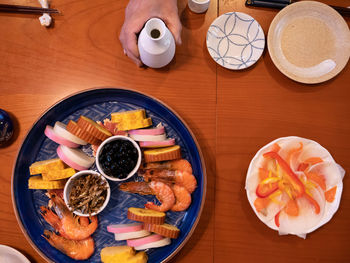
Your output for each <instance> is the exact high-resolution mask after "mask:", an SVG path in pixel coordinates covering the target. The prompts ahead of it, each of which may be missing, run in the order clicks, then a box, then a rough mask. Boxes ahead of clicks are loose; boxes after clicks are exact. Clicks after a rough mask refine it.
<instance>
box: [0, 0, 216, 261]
mask: <svg viewBox="0 0 350 263" xmlns="http://www.w3.org/2000/svg"><path fill="white" fill-rule="evenodd" d="M8 2H9V3H13V4H28V5H38V3H37V2H36V1H34V0H30V1H25V2H23V1H8ZM52 2H53V3H52V7H53V8H57V9H59V10H60V11H61V12H62V13H63V15H62V16H55V23H54V27H53V28H44V27H41V26H40V24H39V21H38V20H37V17H36V16H32V15H13V14H0V32H1V33H0V35H1V43H0V90H1V94H0V107H1V108H3V109H5V110H7V111H9V112H10V113H11V114H12V116H13V117H14V119H15V121H16V135H15V138H14V142H13V143H12V144H11V145H10V146H8V147H6V148H1V149H0V155H1V158H0V166H1V172H0V177H1V180H2V182H3V184H1V187H0V195H1V197H2V198H1V201H0V205H1V212H0V243H1V244H5V245H9V246H13V247H14V248H16V249H19V250H20V251H22V252H23V253H24V254H25V255H26V256H28V258H29V259H30V260H32V262H42V261H43V259H42V258H41V257H40V256H39V255H38V254H37V253H36V252H35V251H34V250H33V249H32V248H31V246H30V245H29V243H28V242H27V241H26V240H25V239H24V236H23V234H22V232H21V231H20V229H19V227H18V225H17V223H16V219H15V216H14V212H13V209H12V203H11V173H12V167H13V165H14V162H15V157H16V154H17V151H18V149H19V147H20V144H21V142H22V140H23V139H24V137H25V135H26V133H27V132H28V130H29V129H30V127H31V126H32V124H33V123H34V121H35V120H36V119H38V117H39V116H40V115H41V114H42V113H43V112H44V111H45V110H46V109H47V108H48V107H50V106H51V105H52V104H54V103H55V102H57V101H59V100H61V99H62V98H64V97H66V96H68V95H70V94H72V93H75V92H79V91H82V90H85V89H90V88H93V87H102V86H112V87H124V88H130V89H135V90H137V91H141V92H145V93H147V94H149V95H151V96H154V97H156V98H158V99H160V100H162V101H163V102H164V103H166V104H167V105H169V106H170V107H171V108H172V109H174V110H175V111H176V112H177V113H178V114H179V115H180V116H181V117H182V118H183V119H184V120H185V121H186V122H187V124H188V125H189V127H190V128H191V129H192V131H193V132H194V134H195V135H196V137H197V139H198V142H199V144H200V146H201V148H202V151H203V154H204V157H205V160H206V164H207V174H208V191H207V199H206V203H205V208H204V212H203V215H202V220H201V221H200V223H199V225H198V227H197V229H196V231H195V232H194V234H193V236H192V238H191V239H190V240H189V241H188V243H187V244H186V246H185V247H184V248H183V249H182V250H181V252H180V253H179V255H178V256H177V257H176V258H175V259H174V262H191V261H193V260H197V259H198V260H201V261H202V262H212V259H213V237H214V228H213V213H214V186H215V113H216V112H215V110H216V65H214V64H211V63H208V62H209V61H210V58H209V57H208V53H207V52H206V49H205V34H206V30H207V28H208V27H209V24H210V23H211V21H212V20H213V19H214V18H215V17H216V13H217V6H216V1H213V2H212V3H211V6H210V9H209V11H208V12H207V13H206V14H205V15H196V14H194V13H191V12H190V11H189V10H188V8H187V1H185V0H182V1H179V13H180V16H181V20H182V23H183V33H182V39H183V44H182V46H180V47H177V50H176V57H175V60H174V61H173V62H172V63H171V64H170V65H169V66H167V67H165V68H163V69H160V70H154V69H145V68H137V67H136V66H135V65H134V64H133V63H132V62H131V61H130V60H129V59H128V58H127V57H125V56H124V54H123V51H122V48H121V44H120V42H119V39H118V36H119V31H120V28H121V26H122V24H123V20H124V9H125V7H126V5H127V3H128V1H127V0H122V1H121V0H118V1H111V0H100V1H92V0H91V1H90V0H78V1H67V0H55V1H52Z"/></svg>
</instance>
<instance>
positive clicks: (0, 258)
mask: <svg viewBox="0 0 350 263" xmlns="http://www.w3.org/2000/svg"><path fill="white" fill-rule="evenodd" d="M0 262H6V263H30V261H29V260H28V259H27V258H26V257H25V256H24V255H23V254H22V253H20V252H19V251H18V250H16V249H14V248H12V247H9V246H5V245H0Z"/></svg>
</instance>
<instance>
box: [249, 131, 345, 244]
mask: <svg viewBox="0 0 350 263" xmlns="http://www.w3.org/2000/svg"><path fill="white" fill-rule="evenodd" d="M344 175H345V171H344V169H343V168H342V167H341V166H340V165H339V164H337V163H336V162H335V160H334V159H333V157H332V155H331V154H330V153H329V152H328V151H327V150H326V149H325V148H324V147H322V146H321V145H320V144H319V143H317V142H315V141H313V140H309V139H305V138H301V137H297V136H290V137H283V138H279V139H276V140H274V141H272V142H270V143H269V144H267V145H265V146H264V147H262V148H261V149H260V150H259V151H258V152H257V153H256V155H255V156H254V158H253V159H252V161H251V163H250V165H249V169H248V172H247V177H246V192H247V197H248V200H249V203H250V205H251V207H252V208H253V210H254V212H255V214H256V215H257V217H258V218H259V219H260V220H261V221H262V222H263V223H265V224H266V225H267V226H268V227H270V228H272V229H274V230H277V231H278V232H279V234H280V235H287V234H292V235H297V236H299V237H301V238H306V234H308V233H311V232H313V231H315V230H316V229H318V228H319V227H321V226H322V225H324V224H326V223H327V222H328V221H330V220H331V218H332V217H333V215H334V213H335V212H336V211H337V210H338V207H339V203H340V200H341V194H342V190H343V177H344Z"/></svg>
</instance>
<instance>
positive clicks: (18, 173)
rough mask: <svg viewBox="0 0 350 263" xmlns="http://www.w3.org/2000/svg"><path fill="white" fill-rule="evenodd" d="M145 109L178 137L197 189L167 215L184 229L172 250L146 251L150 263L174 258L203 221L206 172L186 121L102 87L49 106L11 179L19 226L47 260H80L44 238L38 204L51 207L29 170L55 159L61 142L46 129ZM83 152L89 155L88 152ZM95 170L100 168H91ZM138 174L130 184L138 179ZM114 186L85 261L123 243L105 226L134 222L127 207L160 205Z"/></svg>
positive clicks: (140, 97) (147, 100) (131, 94)
mask: <svg viewBox="0 0 350 263" xmlns="http://www.w3.org/2000/svg"><path fill="white" fill-rule="evenodd" d="M137 108H144V109H146V112H147V115H148V117H151V118H152V121H153V125H154V126H155V125H157V124H158V123H159V122H162V123H163V125H164V127H165V129H166V132H167V135H168V137H170V138H175V139H176V143H177V144H179V145H180V146H181V149H182V156H183V157H184V158H186V159H187V160H189V161H190V163H191V164H192V168H193V174H194V175H195V176H196V178H197V182H198V187H197V188H196V190H195V191H194V192H193V194H192V204H191V206H190V207H189V209H188V210H187V211H184V212H167V217H166V222H168V223H170V224H174V225H176V226H177V227H178V228H180V230H181V234H180V236H179V237H178V238H177V239H173V240H172V243H171V244H170V245H169V246H166V247H162V248H157V249H150V250H148V251H147V254H148V257H149V262H152V263H153V262H166V261H168V260H169V259H170V258H171V257H173V256H174V255H175V254H176V253H177V252H178V251H179V250H180V249H181V247H182V246H183V245H184V244H185V243H186V241H187V240H188V239H189V237H190V236H191V234H192V232H193V231H194V228H195V226H196V225H197V222H198V220H199V217H200V214H201V211H202V208H203V204H204V200H205V193H206V174H205V165H204V162H203V158H202V154H201V151H200V148H199V145H198V143H197V142H196V139H195V138H194V135H193V134H192V133H191V131H190V130H189V128H188V127H187V126H186V124H185V123H184V121H183V120H181V118H180V117H179V116H178V115H177V114H176V113H174V111H172V110H170V109H169V108H168V107H167V106H165V105H164V104H163V103H162V102H160V101H158V100H156V99H154V98H151V97H149V96H147V95H144V94H142V93H138V92H135V91H130V90H124V89H116V88H102V89H93V90H88V91H85V92H82V93H78V94H75V95H72V96H70V97H68V98H66V99H64V100H62V101H60V102H58V103H57V104H55V105H54V106H53V107H51V108H50V109H49V110H48V111H46V112H45V113H44V114H43V115H42V116H41V117H40V118H39V120H38V121H37V122H36V123H35V124H34V126H33V128H32V129H31V130H30V131H29V133H28V135H27V137H26V138H25V140H24V142H23V144H22V147H21V148H20V150H19V153H18V157H17V161H16V163H15V166H14V170H13V176H12V200H13V205H14V209H15V212H16V216H17V219H18V222H19V224H20V226H21V228H22V230H23V232H24V234H25V236H26V237H27V239H28V240H29V242H30V243H31V244H32V245H33V247H34V248H35V249H36V250H37V251H38V253H39V254H40V255H41V256H43V257H44V258H45V259H46V260H47V261H51V262H52V261H53V262H76V261H75V260H72V259H71V258H69V257H67V256H66V255H64V254H62V253H61V252H59V251H58V250H56V249H55V248H53V247H52V246H51V245H50V244H49V243H48V242H47V241H46V240H45V239H44V238H43V237H42V236H41V235H42V234H43V231H44V230H45V229H51V230H52V228H51V227H50V226H49V225H48V224H47V223H46V222H45V221H44V220H43V218H42V217H41V215H40V213H39V211H40V206H42V205H47V202H48V198H47V197H46V196H45V192H46V191H44V190H30V189H28V178H29V166H30V165H31V164H32V163H33V162H35V161H40V160H46V159H51V158H57V154H56V148H57V146H58V145H57V144H56V143H54V142H53V141H51V140H49V139H48V138H46V136H45V135H44V129H45V126H46V125H52V126H53V125H54V124H55V122H56V121H61V122H64V123H67V122H68V120H71V119H73V120H77V119H78V118H79V116H80V115H85V116H87V117H90V118H92V119H94V120H103V119H104V118H110V114H111V113H112V112H118V111H124V110H132V109H137ZM83 150H85V151H91V149H89V148H86V147H85V148H84V149H83ZM92 169H94V170H96V167H92ZM138 179H139V178H138V177H137V176H135V177H133V178H131V179H130V180H138ZM109 183H110V185H111V190H112V193H111V200H110V202H109V204H108V205H107V207H106V208H105V209H104V211H103V212H102V213H100V214H99V215H98V219H99V226H98V228H97V230H96V232H95V233H94V234H93V238H94V241H95V246H96V248H95V253H94V254H93V256H92V257H91V258H90V259H89V260H87V261H84V262H99V261H100V252H101V249H102V248H103V247H107V246H119V245H125V244H126V243H125V241H115V240H114V235H113V234H112V233H108V232H107V225H109V224H120V223H130V222H131V221H130V220H128V219H127V209H128V207H131V206H133V207H143V206H144V204H145V203H146V202H147V201H149V200H152V201H156V198H155V197H154V196H140V195H137V194H129V193H125V192H121V191H119V190H118V182H112V181H110V182H109Z"/></svg>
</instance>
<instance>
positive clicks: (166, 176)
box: [142, 169, 197, 193]
mask: <svg viewBox="0 0 350 263" xmlns="http://www.w3.org/2000/svg"><path fill="white" fill-rule="evenodd" d="M142 176H143V178H144V179H145V181H151V180H156V181H168V182H173V183H176V184H179V185H182V186H183V187H185V188H186V189H187V191H189V192H190V193H192V192H193V191H194V190H195V189H196V187H197V180H196V177H194V175H193V174H191V173H188V172H183V171H179V170H176V171H171V170H157V169H150V170H147V171H146V172H145V173H144V174H142Z"/></svg>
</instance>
